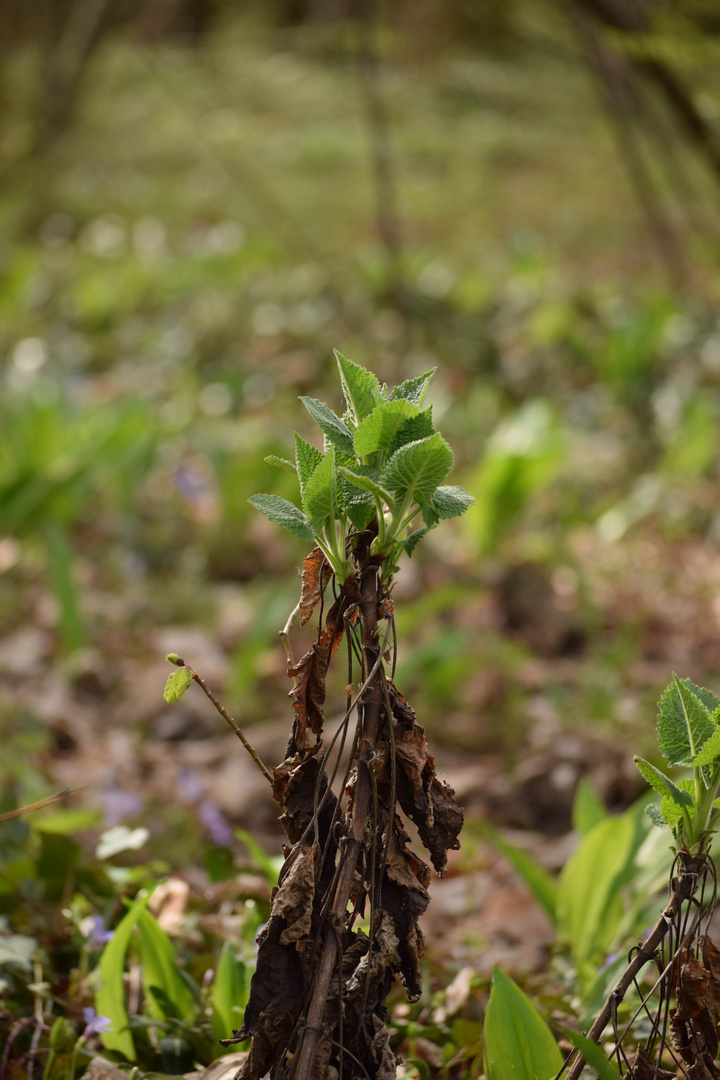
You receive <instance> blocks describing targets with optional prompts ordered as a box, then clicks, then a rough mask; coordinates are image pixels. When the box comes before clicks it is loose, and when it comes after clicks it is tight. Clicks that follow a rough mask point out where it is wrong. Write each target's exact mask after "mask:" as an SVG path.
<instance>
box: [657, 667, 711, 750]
mask: <svg viewBox="0 0 720 1080" xmlns="http://www.w3.org/2000/svg"><path fill="white" fill-rule="evenodd" d="M689 683H690V680H689V679H682V680H680V679H678V678H677V676H676V675H673V682H672V683H671V684H670V685H669V686H668V688H667V690H666V691H665V693H664V694H663V696H662V698H661V699H660V703H659V710H660V711H659V713H658V724H657V731H658V742H659V745H660V751H661V753H662V755H663V757H665V758H666V759H667V761H668V764H670V765H686V764H692V762H693V759H694V757H695V755H696V754H697V753H698V751H699V750H700V749H701V747H702V746H703V744H704V743H705V742H707V740H708V739H709V738H710V736H711V735H712V734H713V732H714V731H715V724H714V723H713V720H712V716H711V715H710V712H709V710H708V707H707V705H705V703H704V702H703V701H702V700H701V698H699V697H696V696H695V693H694V692H693V689H692V684H690V685H688V684H689Z"/></svg>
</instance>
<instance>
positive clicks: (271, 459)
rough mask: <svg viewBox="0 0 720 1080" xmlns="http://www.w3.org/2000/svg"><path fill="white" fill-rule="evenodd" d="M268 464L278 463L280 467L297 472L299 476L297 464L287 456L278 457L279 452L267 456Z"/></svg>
mask: <svg viewBox="0 0 720 1080" xmlns="http://www.w3.org/2000/svg"><path fill="white" fill-rule="evenodd" d="M265 461H266V462H267V463H268V465H277V467H278V469H284V470H285V472H290V473H295V475H296V476H297V466H296V465H294V464H293V462H292V461H288V459H287V458H284V457H278V456H277V454H268V456H267V457H266V458H265Z"/></svg>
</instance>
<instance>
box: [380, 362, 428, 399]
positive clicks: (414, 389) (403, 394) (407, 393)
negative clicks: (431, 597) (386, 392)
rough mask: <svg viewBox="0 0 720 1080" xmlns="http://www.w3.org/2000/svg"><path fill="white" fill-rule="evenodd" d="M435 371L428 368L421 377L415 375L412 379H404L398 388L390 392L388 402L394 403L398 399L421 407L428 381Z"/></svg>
mask: <svg viewBox="0 0 720 1080" xmlns="http://www.w3.org/2000/svg"><path fill="white" fill-rule="evenodd" d="M436 370H437V368H430V371H426V372H424V374H422V375H416V377H415V378H414V379H406V380H405V382H403V383H400V385H399V386H396V387H395V389H394V390H391V391H390V396H389V400H390V401H396V400H397V399H398V398H404V399H405V401H411V402H412V403H413V405H422V403H423V401H424V400H425V395H426V394H427V391H428V385H429V383H430V379H431V378H432V377H433V375H434V374H435V372H436Z"/></svg>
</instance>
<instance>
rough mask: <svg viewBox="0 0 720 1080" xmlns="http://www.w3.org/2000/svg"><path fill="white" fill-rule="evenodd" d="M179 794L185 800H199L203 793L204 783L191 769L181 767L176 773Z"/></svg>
mask: <svg viewBox="0 0 720 1080" xmlns="http://www.w3.org/2000/svg"><path fill="white" fill-rule="evenodd" d="M178 784H179V786H180V794H181V795H182V797H183V799H184V800H185V802H200V800H201V799H202V797H203V795H204V794H205V785H204V784H203V782H202V780H201V779H200V777H199V776H198V774H197V773H196V772H194V771H193V770H192V769H181V770H180V772H179V773H178Z"/></svg>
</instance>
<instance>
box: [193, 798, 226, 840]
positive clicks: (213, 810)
mask: <svg viewBox="0 0 720 1080" xmlns="http://www.w3.org/2000/svg"><path fill="white" fill-rule="evenodd" d="M198 815H199V817H200V821H201V822H202V825H203V828H204V829H205V832H206V833H207V834H208V836H209V837H210V839H211V840H212V841H213V843H215V844H222V845H223V846H224V847H228V845H230V844H232V842H233V832H232V829H231V828H230V826H229V825H228V823H227V821H226V820H225V817H224V815H223V812H222V810H221V809H220V807H219V806H218V804H217V803H216V802H213V801H212V799H203V801H202V802H201V803H200V805H199V807H198Z"/></svg>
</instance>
